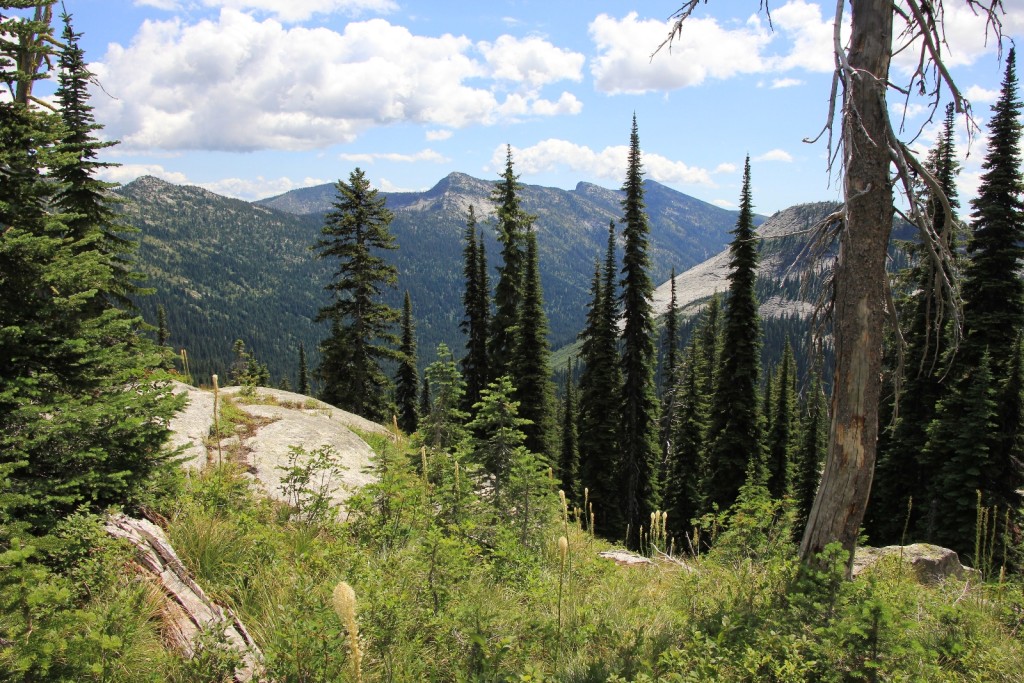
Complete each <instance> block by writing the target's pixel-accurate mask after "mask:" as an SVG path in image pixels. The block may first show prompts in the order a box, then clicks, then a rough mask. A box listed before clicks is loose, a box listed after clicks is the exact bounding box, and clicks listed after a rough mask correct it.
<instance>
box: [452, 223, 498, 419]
mask: <svg viewBox="0 0 1024 683" xmlns="http://www.w3.org/2000/svg"><path fill="white" fill-rule="evenodd" d="M465 242H466V244H465V247H464V248H463V252H462V253H463V259H464V261H463V271H462V272H463V278H464V280H465V283H466V284H465V290H464V292H463V295H462V303H463V306H464V309H465V315H464V317H463V319H462V322H461V323H459V328H460V329H461V330H462V332H463V333H464V334H465V335H466V355H465V356H463V358H462V362H461V364H462V376H463V377H464V378H465V380H466V397H465V400H466V406H465V408H466V409H467V412H468V411H469V409H470V408H471V407H472V406H473V405H474V404H475V403H477V402H478V401H479V400H480V392H481V391H483V389H484V387H486V386H487V335H488V327H489V319H490V314H491V311H490V295H489V291H490V283H489V282H488V280H487V259H486V255H485V254H484V245H483V235H479V237H478V235H477V227H476V210H475V209H474V208H473V207H472V206H470V207H469V215H468V217H467V219H466V233H465Z"/></svg>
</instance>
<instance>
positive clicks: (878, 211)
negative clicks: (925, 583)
mask: <svg viewBox="0 0 1024 683" xmlns="http://www.w3.org/2000/svg"><path fill="white" fill-rule="evenodd" d="M850 6H851V19H852V22H851V24H852V35H851V38H850V48H849V51H848V55H847V61H848V65H846V68H845V69H844V90H843V118H842V126H843V153H844V164H845V171H846V172H845V182H844V193H845V200H846V208H845V211H846V220H845V225H844V228H843V231H842V235H841V237H840V248H839V258H838V260H837V263H836V267H835V279H834V283H835V284H834V287H835V291H834V299H833V301H834V317H833V322H834V332H835V340H836V367H835V386H834V389H833V391H832V423H831V427H830V432H829V445H828V456H827V459H826V462H825V469H824V472H823V473H822V478H821V484H820V485H819V487H818V493H817V496H816V497H815V499H814V505H813V506H812V508H811V512H810V516H809V519H808V522H807V527H806V528H805V530H804V537H803V541H802V542H801V544H800V555H801V558H802V559H803V560H804V561H805V562H813V561H814V557H815V555H816V554H817V553H819V552H821V551H822V550H823V549H824V547H825V545H827V544H828V543H830V542H833V541H837V540H838V541H839V542H840V543H841V544H842V546H843V548H844V549H845V550H847V551H848V552H849V559H848V563H847V575H849V574H850V570H851V566H852V560H853V551H854V546H855V544H856V541H857V536H858V533H859V530H860V525H861V522H862V521H863V519H864V511H865V509H866V507H867V503H868V496H869V494H870V492H871V479H872V475H873V472H874V465H875V446H876V439H877V436H878V397H879V392H880V390H881V361H882V327H883V323H884V317H885V287H886V272H885V259H886V249H887V247H888V244H889V233H890V231H891V228H892V217H893V195H892V185H891V182H890V175H889V167H890V154H889V148H888V143H887V136H886V131H887V125H888V118H887V117H888V112H887V111H886V82H887V78H888V73H889V61H890V57H891V51H892V32H893V10H892V4H891V0H852V1H851V3H850Z"/></svg>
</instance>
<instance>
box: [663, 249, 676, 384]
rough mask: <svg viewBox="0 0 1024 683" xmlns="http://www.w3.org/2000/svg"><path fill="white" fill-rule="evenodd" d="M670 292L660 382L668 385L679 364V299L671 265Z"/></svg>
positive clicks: (674, 270) (666, 312) (674, 274)
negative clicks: (663, 360) (663, 361)
mask: <svg viewBox="0 0 1024 683" xmlns="http://www.w3.org/2000/svg"><path fill="white" fill-rule="evenodd" d="M669 282H670V283H671V285H670V294H669V301H668V310H667V311H665V337H664V338H665V363H664V370H663V373H662V384H663V385H666V386H667V385H668V384H670V383H671V381H672V378H673V377H675V372H676V366H677V365H678V364H679V299H678V298H677V297H676V269H675V266H673V267H672V274H671V275H670V276H669Z"/></svg>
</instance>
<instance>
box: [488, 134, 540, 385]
mask: <svg viewBox="0 0 1024 683" xmlns="http://www.w3.org/2000/svg"><path fill="white" fill-rule="evenodd" d="M521 189H522V186H521V185H520V184H519V176H517V175H516V174H515V171H514V170H513V168H512V147H511V146H509V147H508V148H507V149H506V156H505V171H504V173H503V174H502V176H501V180H499V181H498V182H497V183H496V184H495V187H494V192H493V193H492V194H491V198H492V199H493V200H494V203H495V205H496V206H497V218H498V241H499V242H500V243H501V265H500V266H499V267H498V283H497V285H496V286H495V290H494V306H495V310H494V319H493V320H492V321H491V326H490V335H491V337H490V344H489V348H488V354H489V356H490V360H489V362H488V373H489V374H490V375H491V376H493V377H500V376H501V375H504V374H509V373H510V372H511V371H512V363H513V357H514V355H515V349H516V340H517V338H518V335H519V305H520V302H521V301H522V298H523V287H524V282H523V278H524V272H525V268H526V231H527V229H528V228H529V226H530V224H531V223H532V222H533V220H534V217H533V216H531V215H529V214H527V213H526V212H525V211H523V209H522V207H521V206H520V201H519V191H520V190H521ZM517 379H518V378H516V377H512V381H513V385H515V383H516V380H517Z"/></svg>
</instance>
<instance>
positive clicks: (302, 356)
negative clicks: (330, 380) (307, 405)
mask: <svg viewBox="0 0 1024 683" xmlns="http://www.w3.org/2000/svg"><path fill="white" fill-rule="evenodd" d="M298 390H299V393H300V394H302V395H303V396H309V395H311V393H312V392H311V391H310V388H309V366H308V365H307V363H306V345H305V344H303V343H302V342H299V386H298Z"/></svg>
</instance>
